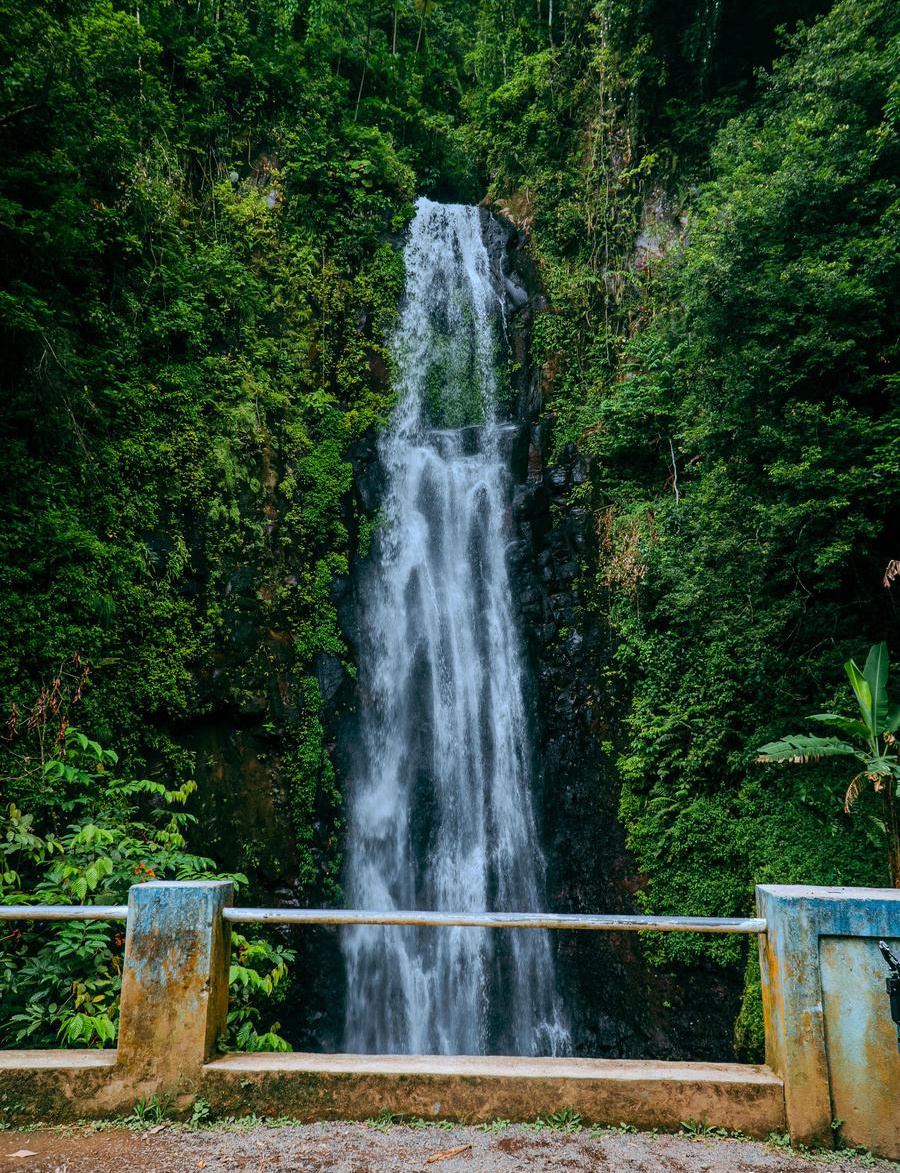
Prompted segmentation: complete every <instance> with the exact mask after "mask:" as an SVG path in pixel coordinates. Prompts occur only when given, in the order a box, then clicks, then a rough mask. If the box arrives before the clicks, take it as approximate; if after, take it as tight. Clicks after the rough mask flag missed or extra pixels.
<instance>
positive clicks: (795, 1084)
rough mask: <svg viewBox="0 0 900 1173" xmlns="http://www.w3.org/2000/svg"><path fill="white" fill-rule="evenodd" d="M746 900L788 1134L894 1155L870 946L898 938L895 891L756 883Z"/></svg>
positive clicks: (899, 1059) (898, 1139) (889, 1036)
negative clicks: (760, 924) (756, 933)
mask: <svg viewBox="0 0 900 1173" xmlns="http://www.w3.org/2000/svg"><path fill="white" fill-rule="evenodd" d="M756 903H757V908H758V910H759V915H760V916H763V917H765V918H766V923H767V930H766V933H765V934H764V935H763V936H761V937H760V942H759V953H760V967H761V971H762V994H763V1013H764V1016H765V1030H766V1062H767V1064H768V1065H769V1067H771V1068H772V1070H773V1071H775V1072H776V1073H777V1074H778V1075H780V1076H781V1078H782V1079H783V1080H784V1097H785V1112H786V1117H787V1125H788V1129H789V1130H790V1134H791V1139H792V1140H793V1141H794V1143H802V1144H806V1145H810V1146H821V1147H826V1148H830V1147H831V1146H832V1144H833V1141H834V1131H839V1133H840V1136H841V1139H842V1140H844V1141H846V1142H848V1143H851V1144H854V1145H859V1146H862V1147H863V1148H866V1149H872V1150H873V1151H874V1152H877V1153H879V1154H880V1155H882V1156H885V1157H890V1158H897V1157H900V1110H898V1107H897V1105H898V1104H900V1054H898V1053H897V1033H896V1027H895V1026H894V1024H893V1022H892V1020H891V1013H890V1006H889V1002H888V997H887V991H886V989H885V979H886V977H887V976H888V970H887V967H886V966H885V965H884V964H883V962H882V960H881V957H880V954H879V951H878V940H879V938H884V939H886V940H888V941H890V942H893V944H894V946H895V948H896V947H898V940H900V891H898V890H895V889H892V888H812V887H800V886H784V887H782V886H774V885H772V886H770V885H761V886H759V887H758V888H757V889H756ZM837 1121H841V1124H840V1126H839V1129H838V1126H837V1123H836V1122H837ZM832 1122H835V1129H834V1130H833V1129H832Z"/></svg>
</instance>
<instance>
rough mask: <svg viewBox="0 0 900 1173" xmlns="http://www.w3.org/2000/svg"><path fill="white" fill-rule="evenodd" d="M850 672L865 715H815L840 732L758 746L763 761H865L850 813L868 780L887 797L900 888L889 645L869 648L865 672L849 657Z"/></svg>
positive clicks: (899, 717) (851, 791)
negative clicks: (846, 759)
mask: <svg viewBox="0 0 900 1173" xmlns="http://www.w3.org/2000/svg"><path fill="white" fill-rule="evenodd" d="M844 671H845V672H846V673H847V676H848V677H849V680H850V687H851V689H852V691H853V695H854V697H855V698H856V704H857V706H858V708H859V713H860V715H859V717H847V716H844V715H843V714H842V713H813V714H812V715H811V716H810V717H809V718H808V720H810V721H816V722H818V723H819V724H820V725H825V726H828V727H830V728H832V729H836V730H837V731H838V732H839V733H840V734H842V735H843V737H838V736H835V735H832V736H826V737H817V736H813V735H812V734H808V733H794V734H791V735H790V736H788V737H784V738H783V739H782V740H781V741H772V742H769V744H768V745H764V746H762V747H761V748H760V749H759V750H758V755H759V756H758V757H757V759H756V760H757V761H759V762H815V761H819V760H820V759H821V758H829V757H849V758H855V759H856V760H857V761H858V762H861V763H862V769H861V770H859V771H858V772H857V774H856V775H855V776H854V777H853V778H852V779H851V781H850V784H849V786H848V787H847V793H846V794H845V795H844V810H846V811H847V812H848V813H849V811H850V809H851V807H852V806H853V804H854V802H856V800H857V799H858V798H859V796H860V794H861V793H862V791H863V789H864V788H865V786H866V784H867V783H871V784H872V786H873V788H874V790H875V791H876V793H878V794H879V795H880V796H881V802H882V809H883V812H884V820H883V826H884V831H885V834H886V835H887V839H888V866H889V869H890V876H891V883H892V884H893V885H894V887H895V888H900V811H898V805H900V804H898V802H897V799H898V798H900V754H898V746H897V740H896V738H895V734H896V732H897V730H898V728H900V704H894V703H891V701H890V700H889V698H888V692H887V679H888V650H887V644H886V643H880V644H875V645H874V647H872V648H870V649H869V655H868V656H867V658H866V665H865V667H864V668H863V669H862V671H860V669H859V667H858V666H857V664H856V662H855V661H854V660H848V661H847V663H846V664H845V665H844Z"/></svg>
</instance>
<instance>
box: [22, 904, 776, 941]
mask: <svg viewBox="0 0 900 1173" xmlns="http://www.w3.org/2000/svg"><path fill="white" fill-rule="evenodd" d="M222 916H223V918H224V919H225V920H227V921H231V922H232V923H234V924H281V925H421V926H433V927H435V928H470V929H575V930H582V929H586V930H589V931H600V932H611V933H642V932H655V933H743V934H756V935H759V934H760V933H764V932H765V931H766V922H765V920H764V919H763V918H762V917H728V916H615V915H601V916H577V915H572V914H568V913H549V912H548V913H543V912H401V911H392V912H373V911H357V910H355V909H334V908H230V907H229V908H225V909H223V910H222ZM127 918H128V907H127V905H124V904H6V905H0V920H47V921H55V920H127Z"/></svg>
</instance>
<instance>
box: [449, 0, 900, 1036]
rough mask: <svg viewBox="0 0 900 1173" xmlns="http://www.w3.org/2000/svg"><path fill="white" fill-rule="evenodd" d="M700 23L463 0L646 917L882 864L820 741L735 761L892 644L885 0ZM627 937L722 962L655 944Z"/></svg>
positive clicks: (656, 950) (894, 146) (661, 941)
mask: <svg viewBox="0 0 900 1173" xmlns="http://www.w3.org/2000/svg"><path fill="white" fill-rule="evenodd" d="M826 8H827V9H828V11H827V13H826V15H824V16H822V17H821V19H815V18H816V17H818V16H819V14H820V13H821V12H823V11H824V10H825V9H826ZM540 12H541V9H540V7H539V8H538V10H537V13H538V17H539V15H540ZM544 12H545V15H547V9H546V8H544ZM715 12H716V16H715V18H713V11H712V9H710V8H709V6H704V5H700V4H696V5H694V4H689V5H681V6H672V5H661V4H655V3H648V4H640V5H638V4H635V3H631V2H630V0H601V2H600V3H598V4H595V5H592V6H591V8H590V10H589V11H585V10H575V9H573V8H571V7H570V6H569V5H566V4H563V5H562V6H561V7H557V8H556V21H557V22H556V23H555V24H554V27H553V29H552V30H551V29H549V28H548V26H547V21H546V20H545V21H544V23H543V24H541V23H540V21H539V20H538V19H536V17H535V15H534V13H535V9H534V6H526V5H516V4H510V3H509V2H508V0H496V2H495V3H490V4H488V3H486V4H484V5H483V7H482V14H481V25H480V27H479V38H478V42H477V45H476V48H475V49H474V50H473V57H474V59H475V60H476V61H477V64H478V72H479V81H480V83H481V84H480V86H479V87H477V88H476V89H475V91H473V93H472V94H470V96H469V99H468V108H469V112H470V117H471V118H472V123H473V126H472V129H471V131H470V134H471V136H472V139H473V142H475V143H477V146H478V149H479V150H481V151H482V152H483V153H484V155H485V158H486V159H487V161H488V170H489V175H490V180H491V192H492V194H493V195H494V196H495V198H496V199H497V202H498V204H499V206H500V207H501V208H502V209H503V210H505V211H506V212H507V213H508V214H509V215H510V216H511V217H512V218H513V219H515V220H516V221H517V222H518V223H519V224H521V225H522V226H523V227H524V229H525V230H526V232H527V233H528V237H529V242H530V248H531V251H532V253H533V255H534V257H535V259H536V260H537V261H538V263H539V265H540V270H541V276H542V278H543V282H544V285H545V288H546V290H547V294H548V299H549V301H550V303H551V307H552V312H551V313H547V314H543V315H540V316H539V317H538V319H537V322H536V325H535V352H536V357H537V359H538V361H539V362H540V363H541V365H542V385H543V389H544V394H545V401H546V406H547V409H548V410H549V411H552V412H553V413H554V415H555V417H556V422H555V431H554V441H555V445H556V447H557V448H559V447H561V446H562V445H563V444H564V443H566V442H568V441H574V442H576V443H577V445H578V447H579V449H580V450H581V452H582V453H583V454H584V455H585V456H587V457H588V458H590V460H591V463H592V468H593V475H592V485H591V488H590V490H588V489H587V488H585V489H584V490H582V491H581V496H580V499H579V504H580V505H582V506H589V507H590V508H591V510H592V512H593V517H594V522H595V526H596V533H597V536H598V547H599V548H598V558H597V563H596V567H595V568H594V572H593V574H592V576H591V578H592V581H591V582H590V583H589V586H588V589H587V594H586V598H585V600H584V603H585V607H586V609H587V610H589V611H590V612H592V613H594V614H595V615H597V616H599V617H600V619H601V621H602V620H605V621H606V622H607V623H608V624H609V626H610V628H611V630H612V632H613V633H614V638H615V640H616V645H617V646H616V651H615V658H614V661H613V663H612V665H611V666H610V667H609V669H608V670H607V676H608V679H607V681H606V695H608V696H610V697H615V698H617V699H618V701H619V703H620V704H621V706H622V708H621V717H620V720H619V722H618V728H617V731H616V743H617V747H618V750H619V769H620V775H621V778H622V792H621V804H620V816H621V818H622V821H623V822H624V824H625V827H626V831H627V835H628V843H629V845H630V848H631V850H632V852H633V854H634V857H635V864H636V867H635V870H636V872H638V873H639V874H640V875H641V876H643V877H644V880H645V884H644V887H643V889H642V891H641V892H640V893H639V900H640V902H641V904H642V906H643V908H644V909H645V910H646V911H647V912H650V913H663V912H668V913H676V912H678V913H684V914H689V913H693V914H699V915H723V914H732V915H736V914H744V913H746V912H747V911H749V909H750V908H751V907H752V900H753V886H754V883H757V882H770V883H771V882H807V883H825V884H832V883H844V884H880V883H884V882H885V880H886V878H887V872H886V869H885V867H884V862H883V851H882V839H883V836H882V831H881V830H880V827H879V825H878V823H877V822H876V819H875V817H873V812H872V811H871V810H870V801H871V799H870V796H867V797H863V798H861V799H860V801H859V802H858V803H857V805H856V807H854V809H853V811H852V813H851V814H848V813H846V812H845V811H844V810H843V802H842V799H843V793H844V790H845V789H846V778H843V777H842V775H841V772H840V766H839V758H834V759H833V760H831V759H830V760H823V761H821V762H817V763H808V764H806V765H801V766H798V768H797V769H796V770H795V771H791V773H790V774H789V775H779V777H778V778H775V777H774V776H773V772H772V771H766V770H765V769H763V768H762V767H760V766H758V765H757V764H756V763H755V757H756V747H757V746H758V745H760V744H761V743H763V742H765V741H768V740H771V739H772V738H773V737H774V736H776V735H777V733H778V732H779V731H780V729H781V728H784V727H785V723H786V722H788V721H790V720H791V719H795V718H794V714H796V712H797V711H804V708H803V707H802V706H808V707H809V710H810V711H811V710H812V708H813V707H814V706H815V705H816V704H820V705H821V704H822V698H823V697H829V696H831V695H832V694H834V695H835V696H836V695H837V690H838V689H839V680H840V666H841V664H842V663H843V662H844V661H846V660H847V659H848V657H849V656H850V655H851V654H852V653H853V652H854V651H855V649H856V648H857V647H858V644H859V641H860V639H863V640H865V639H867V638H868V639H869V640H873V641H874V640H877V639H880V638H883V637H884V635H885V634H887V635H888V642H892V641H893V640H894V639H896V633H897V626H896V615H895V614H894V612H893V608H892V606H891V599H890V594H889V591H888V590H886V589H885V587H886V586H889V585H890V581H889V580H886V581H885V585H883V579H884V578H885V567H886V566H887V565H888V564H889V563H890V561H891V559H894V558H896V550H895V549H894V548H893V541H894V539H893V528H894V522H893V519H894V517H895V516H896V499H897V490H896V485H897V483H898V473H900V467H898V460H900V456H898V454H900V443H898V441H900V413H898V402H897V388H898V385H900V384H898V380H897V358H898V347H897V338H898V336H900V329H898V327H900V321H898V308H897V307H898V305H900V301H898V292H900V289H898V284H897V269H896V263H895V257H896V247H897V208H898V197H900V191H898V182H897V176H898V174H900V167H898V163H900V143H898V120H897V116H898V109H900V107H898V102H897V81H896V65H897V59H898V58H897V54H898V44H900V25H898V17H897V12H896V9H895V6H892V5H890V4H889V3H887V2H885V0H881V2H879V3H876V4H874V5H871V4H868V3H862V2H861V0H839V2H838V3H836V4H833V5H830V4H824V3H823V4H815V3H812V4H808V5H803V4H797V5H788V6H785V5H770V4H767V3H762V2H755V3H753V4H752V5H750V6H749V7H748V6H746V5H744V6H733V7H732V9H731V10H730V11H728V12H726V11H725V9H724V8H721V7H720V8H716V10H715ZM798 18H800V19H805V20H807V21H808V22H809V23H808V25H806V26H803V25H801V26H800V27H799V28H798V29H797V31H796V32H795V33H793V34H789V33H787V32H785V29H784V28H783V27H782V28H780V29H779V26H780V25H785V26H787V27H790V26H791V25H793V24H794V23H795V22H796V21H797V20H798ZM716 22H718V23H716ZM647 953H648V956H649V957H650V959H651V960H652V961H654V962H656V963H658V964H672V963H677V964H693V963H695V962H697V961H699V960H701V959H704V960H707V961H708V960H710V959H712V960H715V961H717V962H718V963H720V964H723V965H740V964H745V963H746V959H747V956H748V954H747V953H746V952H745V947H744V945H743V944H742V943H741V942H739V941H738V940H736V939H728V938H721V939H716V940H712V939H706V940H705V939H703V938H701V937H699V936H697V937H689V936H688V935H677V934H668V935H666V936H665V938H663V937H662V936H659V937H655V938H651V939H648V941H647ZM752 987H753V982H752V979H751V978H750V977H749V976H748V985H747V990H748V996H747V997H746V998H745V1003H744V1009H743V1011H742V1014H741V1019H740V1020H739V1023H738V1036H739V1037H738V1044H739V1047H740V1048H741V1050H742V1053H745V1054H751V1053H754V1054H756V1053H758V1041H759V1025H760V1018H759V1006H758V1004H757V1005H755V1006H754V1005H753V997H752V993H751V991H752Z"/></svg>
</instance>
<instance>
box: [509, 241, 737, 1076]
mask: <svg viewBox="0 0 900 1173" xmlns="http://www.w3.org/2000/svg"><path fill="white" fill-rule="evenodd" d="M494 231H495V234H496V237H497V241H498V243H497V244H496V245H495V250H494V252H493V253H492V256H493V255H496V256H497V262H496V263H497V264H498V266H501V269H500V271H502V272H503V273H504V274H507V273H509V274H511V275H512V279H513V280H514V281H515V282H516V283H517V287H518V288H520V289H525V290H526V291H527V292H528V300H527V301H525V302H522V301H521V300H520V299H518V298H517V299H512V298H511V297H510V301H509V302H508V315H509V318H508V321H509V326H510V329H509V344H510V346H511V348H512V350H513V353H514V354H515V356H516V358H517V361H518V363H519V364H520V367H519V370H518V372H517V375H516V379H517V383H516V387H515V396H516V409H517V413H518V419H519V421H520V424H521V425H522V426H523V428H525V429H527V432H528V451H527V457H526V459H525V461H524V467H523V465H522V464H521V463H520V464H519V465H518V466H517V467H516V468H515V469H514V476H515V478H516V480H517V482H518V483H517V484H516V485H515V488H514V490H513V496H512V503H511V509H512V522H513V529H514V539H513V541H512V543H511V545H510V548H509V560H510V572H511V581H512V584H513V589H514V591H515V592H516V597H517V604H518V608H519V612H520V615H521V618H522V630H523V632H524V635H525V639H526V644H527V651H528V656H529V659H530V664H531V669H532V671H531V676H532V687H533V697H532V703H533V711H534V715H535V728H536V735H535V743H536V751H537V763H538V768H539V775H538V781H537V785H538V789H539V795H538V805H539V809H540V810H541V812H542V822H543V825H542V840H543V846H544V853H545V856H546V860H547V905H548V910H550V911H556V912H576V913H579V912H580V913H597V912H608V913H637V912H640V911H641V910H640V908H639V906H638V904H637V900H636V895H635V894H636V892H638V891H639V890H640V888H641V887H643V884H644V880H643V877H641V876H640V875H639V874H638V873H637V871H636V869H635V866H634V863H633V861H632V859H631V857H630V855H629V853H628V851H627V849H626V846H625V836H624V831H623V828H622V826H621V824H620V823H619V820H618V806H619V780H618V773H617V770H616V766H615V758H616V753H617V741H618V740H619V736H620V728H621V720H622V717H623V715H624V714H623V711H622V704H621V701H620V699H619V697H617V696H616V695H615V694H614V693H613V691H612V690H611V688H610V686H609V685H608V684H607V683H606V680H607V676H606V673H605V669H606V668H607V666H608V665H609V663H610V660H611V658H612V655H613V652H614V639H613V636H612V634H611V632H610V631H609V629H608V626H607V624H606V622H605V619H604V616H603V613H602V611H603V609H602V606H599V607H598V606H597V602H596V599H595V600H594V605H593V606H591V605H590V602H589V598H588V595H587V592H586V590H585V586H586V584H587V583H588V582H589V580H590V578H591V577H592V576H593V572H592V567H593V566H595V565H596V561H597V558H598V556H599V554H598V550H597V547H596V539H595V534H594V524H593V513H592V511H591V509H590V508H588V507H586V506H585V504H583V498H584V490H582V491H581V492H578V490H579V489H580V487H581V486H584V485H586V484H588V483H589V481H590V476H591V469H590V465H589V462H588V461H587V460H586V459H585V458H584V457H583V456H582V455H580V454H579V452H578V451H577V448H576V446H575V445H574V444H565V445H564V446H563V447H562V448H561V450H560V451H559V452H558V453H557V454H556V455H555V457H553V456H552V453H553V427H554V419H553V417H552V416H546V415H543V416H542V415H541V412H540V408H541V388H540V374H539V371H538V370H537V369H536V368H535V366H534V364H533V363H531V361H530V351H531V346H530V342H531V329H532V326H533V322H534V317H535V315H536V314H537V313H539V312H541V311H542V310H543V309H544V308H546V302H545V301H544V299H543V296H542V294H541V291H540V288H539V284H538V274H537V273H536V271H535V270H534V268H533V266H531V264H530V262H529V261H528V260H527V258H525V256H524V252H523V249H524V246H525V240H524V236H523V234H521V233H519V232H517V231H516V230H514V229H510V230H509V231H508V232H506V234H505V235H503V234H502V232H501V231H500V230H499V229H495V230H494ZM594 593H595V592H594ZM558 945H559V980H560V981H561V983H562V985H563V994H564V998H565V1001H566V1004H567V1006H568V1008H569V1011H570V1013H571V1015H572V1021H573V1043H574V1047H575V1051H576V1053H577V1054H582V1055H598V1056H607V1057H622V1058H659V1059H713V1060H722V1061H724V1060H729V1059H731V1058H733V1044H732V1025H733V1022H734V1018H735V1016H736V1014H737V1009H738V1004H739V999H740V983H739V980H738V978H737V977H736V976H735V975H732V976H728V975H725V976H723V975H722V973H721V971H720V970H714V969H712V968H710V969H708V970H707V969H697V970H695V971H687V970H684V969H682V970H680V971H678V972H672V973H669V974H660V973H659V972H658V971H656V970H650V969H649V967H648V966H647V964H646V962H645V961H644V959H643V955H642V950H641V945H640V941H639V939H638V937H637V936H636V935H635V934H624V933H623V934H616V935H607V934H605V933H596V934H595V933H566V934H559V938H558Z"/></svg>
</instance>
